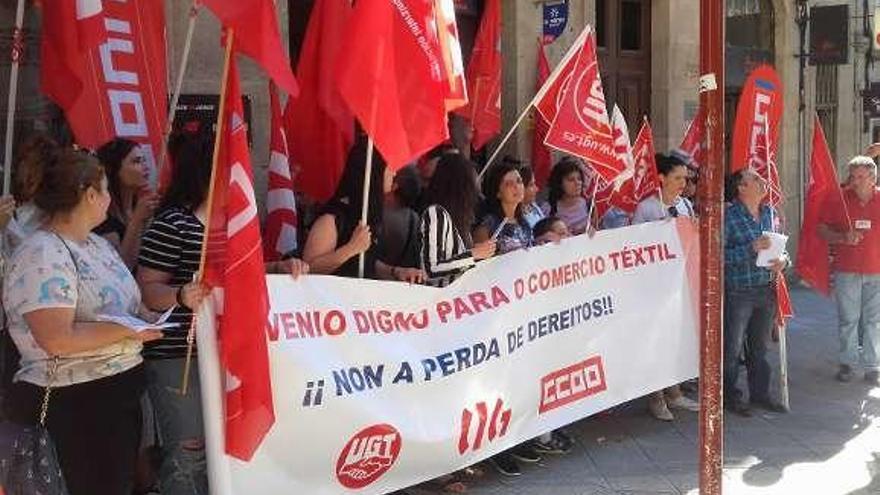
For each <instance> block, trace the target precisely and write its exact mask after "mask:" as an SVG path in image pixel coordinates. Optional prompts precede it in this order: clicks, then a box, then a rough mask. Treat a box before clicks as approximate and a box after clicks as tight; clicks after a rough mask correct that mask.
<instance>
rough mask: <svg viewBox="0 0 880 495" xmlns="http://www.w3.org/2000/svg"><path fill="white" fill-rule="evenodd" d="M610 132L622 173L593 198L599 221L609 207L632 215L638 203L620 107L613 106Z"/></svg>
mask: <svg viewBox="0 0 880 495" xmlns="http://www.w3.org/2000/svg"><path fill="white" fill-rule="evenodd" d="M611 128H612V129H611V132H612V137H613V139H614V154H615V155H617V159H618V160H619V161H620V162H621V166H622V167H623V172H622V173H621V174H620V175H619V176H618V177H617V179H616V180H615V181H614V182H613V183H611V187H605V188H602V187H601V186H600V189H599V191H598V192H597V194H596V197H595V198H594V199H595V201H596V206H595V208H596V218H597V219H598V220H601V219H602V218H603V217H604V216H605V213H607V212H608V210H609V209H611V207H617V208H620V209H621V210H623V211H625V212H627V213H629V214H632V213H634V212H635V211H636V206H638V203H637V202H636V201H635V190H634V189H633V183H632V178H633V176H634V175H635V163H634V162H633V156H632V145H631V144H630V141H629V127H628V126H627V124H626V119H625V118H624V116H623V112H622V111H621V110H620V107H618V106H617V105H614V109H613V111H612V113H611Z"/></svg>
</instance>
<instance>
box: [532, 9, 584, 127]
mask: <svg viewBox="0 0 880 495" xmlns="http://www.w3.org/2000/svg"><path fill="white" fill-rule="evenodd" d="M589 35H590V27H589V26H587V27H585V28H584V30H583V31H581V34H580V35H578V37H577V39H576V40H575V41H574V43H573V44H572V45H571V47H569V49H568V51H567V52H565V56H564V57H562V60H560V61H559V64H558V65H557V66H556V68H555V69H554V70H553V72H552V73H551V74H550V76H549V77H548V78H547V81H545V82H544V84H543V85H542V86H541V89H539V90H538V94H536V95H535V109H536V110H538V113H540V114H541V116H542V117H544V120H546V121H547V122H553V121H554V120H555V119H556V112H558V111H559V107H560V105H562V97H563V96H564V95H565V90H566V89H567V88H568V84H569V82H570V81H571V76H572V75H573V74H574V69H575V66H576V65H577V62H578V59H580V56H581V52H583V51H584V46H585V42H586V40H587V37H588V36H589Z"/></svg>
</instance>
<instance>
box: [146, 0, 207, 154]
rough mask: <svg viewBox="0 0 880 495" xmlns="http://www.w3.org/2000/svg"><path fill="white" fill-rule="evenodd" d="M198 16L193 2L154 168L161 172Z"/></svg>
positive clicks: (196, 6) (195, 4) (197, 7)
mask: <svg viewBox="0 0 880 495" xmlns="http://www.w3.org/2000/svg"><path fill="white" fill-rule="evenodd" d="M198 15H199V2H198V0H193V4H192V7H190V9H189V24H188V25H187V27H186V40H185V41H184V43H183V55H182V56H181V58H180V66H179V67H178V68H177V79H176V80H175V82H174V91H173V92H172V93H171V103H170V106H169V108H168V122H167V124H166V125H165V131H164V134H163V135H162V148H161V149H160V150H159V160H158V161H157V162H156V166H157V167H159V169H160V170H161V169H162V167H163V165H164V164H165V158H166V156H167V154H168V137H169V136H170V135H171V130H172V129H173V127H174V117H175V115H176V114H177V102H178V101H180V93H181V91H182V89H183V76H184V75H185V74H186V67H187V65H188V64H189V54H190V51H191V50H192V39H193V34H194V33H195V29H196V18H197V17H198Z"/></svg>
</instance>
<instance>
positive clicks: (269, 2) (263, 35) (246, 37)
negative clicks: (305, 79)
mask: <svg viewBox="0 0 880 495" xmlns="http://www.w3.org/2000/svg"><path fill="white" fill-rule="evenodd" d="M201 1H202V3H203V4H204V5H205V7H208V8H209V9H211V11H213V12H214V15H216V16H217V17H218V18H219V19H220V23H221V24H222V25H223V26H225V27H227V28H230V29H233V30H235V49H236V50H237V51H240V52H241V53H243V54H245V55H247V56H248V57H250V58H252V59H254V61H255V62H257V64H258V65H259V66H260V67H262V68H263V70H264V71H266V74H267V75H268V76H269V77H270V78H271V79H272V80H273V81H275V83H276V84H277V85H278V86H279V87H280V88H281V89H283V90H284V91H286V92H287V94H289V95H294V96H295V95H296V94H297V93H299V87H298V86H297V83H296V79H295V78H294V77H293V70H292V69H291V65H290V59H289V58H287V53H286V52H285V51H284V45H283V44H282V42H281V33H280V32H279V31H278V19H277V16H276V15H275V2H274V1H273V0H248V1H246V2H243V1H242V0H201Z"/></svg>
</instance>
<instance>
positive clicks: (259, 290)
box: [203, 54, 275, 461]
mask: <svg viewBox="0 0 880 495" xmlns="http://www.w3.org/2000/svg"><path fill="white" fill-rule="evenodd" d="M225 105H226V106H225V109H224V112H223V115H221V116H220V118H221V119H222V121H221V122H222V123H221V128H220V131H219V132H220V139H221V144H220V152H219V157H218V159H217V164H216V168H215V171H214V180H213V183H212V185H211V187H212V188H213V193H212V195H211V200H212V201H211V203H210V204H209V205H208V207H209V209H210V218H209V221H208V225H207V229H206V232H207V241H206V245H205V247H204V248H203V249H205V253H206V256H205V265H204V272H203V275H204V279H203V280H204V281H205V283H207V284H208V285H210V286H211V287H213V288H214V289H215V293H216V292H219V293H222V298H220V299H222V301H221V302H219V308H218V310H217V312H218V329H219V330H218V337H219V338H218V341H219V343H220V364H221V366H222V367H223V369H224V371H225V373H224V375H225V376H224V385H225V386H224V391H225V401H224V402H225V408H224V409H225V411H226V452H227V453H228V454H229V455H231V456H233V457H236V458H238V459H242V460H245V461H247V460H250V459H251V457H252V456H253V455H254V452H255V451H256V450H257V447H259V445H260V442H262V440H263V437H264V436H265V435H266V433H268V431H269V429H270V428H271V427H272V424H273V423H274V422H275V411H274V408H273V405H272V384H271V379H270V376H269V357H268V351H267V346H266V324H267V323H266V322H267V321H268V313H269V295H268V292H267V290H266V276H265V266H264V264H263V252H262V249H261V248H262V244H263V243H262V240H261V238H260V224H259V216H258V214H257V202H256V198H255V195H254V185H253V172H252V170H251V160H250V154H249V152H248V144H247V130H246V129H245V122H244V109H243V107H242V103H241V91H240V89H239V82H238V70H237V68H236V64H235V55H234V54H233V56H232V60H231V62H230V69H229V77H228V81H227V91H226V103H225Z"/></svg>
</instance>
